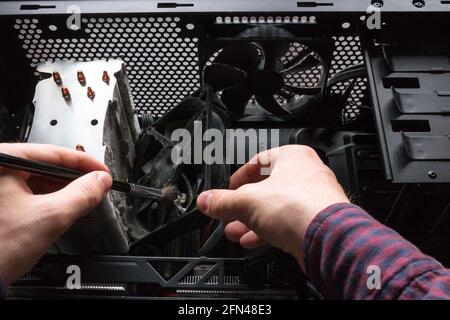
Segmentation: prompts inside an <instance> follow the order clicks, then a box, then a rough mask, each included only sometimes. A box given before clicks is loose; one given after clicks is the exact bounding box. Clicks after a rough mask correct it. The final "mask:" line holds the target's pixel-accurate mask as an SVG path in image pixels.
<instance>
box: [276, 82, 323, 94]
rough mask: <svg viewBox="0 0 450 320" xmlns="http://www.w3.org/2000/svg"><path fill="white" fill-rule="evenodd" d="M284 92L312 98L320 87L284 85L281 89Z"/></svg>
mask: <svg viewBox="0 0 450 320" xmlns="http://www.w3.org/2000/svg"><path fill="white" fill-rule="evenodd" d="M282 89H283V90H284V91H286V92H290V93H294V94H298V95H302V96H303V95H306V96H313V95H315V94H317V93H319V91H320V90H321V88H320V87H309V88H308V87H301V88H300V87H293V86H289V85H284V86H283V88H282Z"/></svg>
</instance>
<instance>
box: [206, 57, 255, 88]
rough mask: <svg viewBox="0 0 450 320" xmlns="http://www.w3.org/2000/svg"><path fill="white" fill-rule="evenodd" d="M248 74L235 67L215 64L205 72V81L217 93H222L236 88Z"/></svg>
mask: <svg viewBox="0 0 450 320" xmlns="http://www.w3.org/2000/svg"><path fill="white" fill-rule="evenodd" d="M245 76H246V73H245V72H244V71H242V70H239V69H236V68H235V67H232V66H229V65H226V64H219V63H213V64H212V65H210V66H208V67H206V68H205V69H204V70H203V80H204V82H205V83H206V84H209V85H210V86H212V87H213V88H214V90H215V91H222V90H223V89H226V88H229V87H235V86H237V85H239V84H240V83H241V82H242V80H244V78H245Z"/></svg>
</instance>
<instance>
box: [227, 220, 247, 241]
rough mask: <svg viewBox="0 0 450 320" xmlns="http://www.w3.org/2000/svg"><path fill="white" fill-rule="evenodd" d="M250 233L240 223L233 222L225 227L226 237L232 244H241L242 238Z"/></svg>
mask: <svg viewBox="0 0 450 320" xmlns="http://www.w3.org/2000/svg"><path fill="white" fill-rule="evenodd" d="M249 231H250V229H249V228H248V227H247V226H246V225H245V224H243V223H242V222H240V221H233V222H230V223H229V224H227V225H226V226H225V236H226V237H227V239H228V240H230V241H231V242H239V240H240V239H241V238H242V236H243V235H244V234H246V233H247V232H249Z"/></svg>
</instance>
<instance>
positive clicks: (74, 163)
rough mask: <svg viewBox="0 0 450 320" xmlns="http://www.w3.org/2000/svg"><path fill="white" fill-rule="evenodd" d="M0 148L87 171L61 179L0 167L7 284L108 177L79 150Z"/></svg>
mask: <svg viewBox="0 0 450 320" xmlns="http://www.w3.org/2000/svg"><path fill="white" fill-rule="evenodd" d="M0 152H2V153H6V154H9V155H12V156H16V157H22V158H27V159H30V160H37V161H42V162H47V163H51V164H54V165H59V166H63V167H67V168H72V169H76V170H79V171H81V172H90V173H88V174H86V175H84V176H83V177H81V178H79V179H77V180H75V181H73V182H71V183H64V182H63V181H62V180H56V179H50V178H45V177H40V176H33V175H31V174H29V173H26V172H23V171H17V170H12V169H8V168H5V167H1V166H0V273H1V274H2V275H3V277H4V278H5V280H6V282H7V284H11V283H12V282H14V281H15V280H16V279H18V278H19V277H20V276H21V275H23V274H24V273H26V272H28V271H29V270H30V269H31V268H32V267H33V266H34V265H35V264H36V262H37V261H38V260H39V258H40V257H41V256H42V255H44V254H45V253H46V251H47V250H48V248H49V247H50V245H51V244H52V243H54V242H55V241H56V240H57V239H58V238H59V237H60V236H61V235H62V234H64V232H65V231H67V230H68V229H69V228H70V226H71V225H72V224H73V223H74V222H75V221H76V220H77V219H79V218H81V217H82V216H83V215H85V214H87V213H88V212H89V211H91V210H92V209H94V208H95V207H96V206H97V205H98V204H99V203H100V201H101V200H102V199H103V197H104V196H105V194H106V192H107V191H108V190H109V189H110V187H111V184H112V178H111V176H110V175H109V174H108V173H107V172H105V171H108V168H107V167H106V166H105V165H104V164H102V163H100V162H98V161H97V160H95V159H94V158H93V157H91V156H89V155H87V154H86V153H84V152H80V151H72V150H68V149H64V148H61V147H56V146H51V145H37V144H6V143H3V144H0ZM92 171H94V172H92Z"/></svg>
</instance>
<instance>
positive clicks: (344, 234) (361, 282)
mask: <svg viewBox="0 0 450 320" xmlns="http://www.w3.org/2000/svg"><path fill="white" fill-rule="evenodd" d="M303 252H304V261H305V268H306V273H307V274H308V277H309V279H310V281H311V282H312V284H313V285H314V287H315V288H316V289H317V290H319V292H321V294H322V295H323V296H324V297H325V298H328V299H450V270H448V269H445V268H444V267H443V266H442V265H441V264H440V263H439V262H437V261H436V260H435V259H433V258H431V257H429V256H427V255H425V254H423V253H422V252H420V250H419V249H417V248H416V247H415V246H414V245H412V244H411V243H409V242H408V241H406V240H405V239H403V238H402V237H401V236H400V235H399V234H398V233H396V232H395V231H393V230H392V229H389V228H387V227H386V226H384V225H382V224H381V223H379V222H377V221H376V220H375V219H374V218H372V217H371V216H370V215H369V214H367V213H366V212H365V211H364V210H363V209H361V208H360V207H358V206H355V205H352V204H335V205H333V206H330V207H328V208H327V209H325V210H323V211H322V212H321V213H319V214H318V215H317V216H316V217H315V219H314V220H313V221H312V223H311V224H310V225H309V227H308V230H307V233H306V235H305V241H304V243H303Z"/></svg>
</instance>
